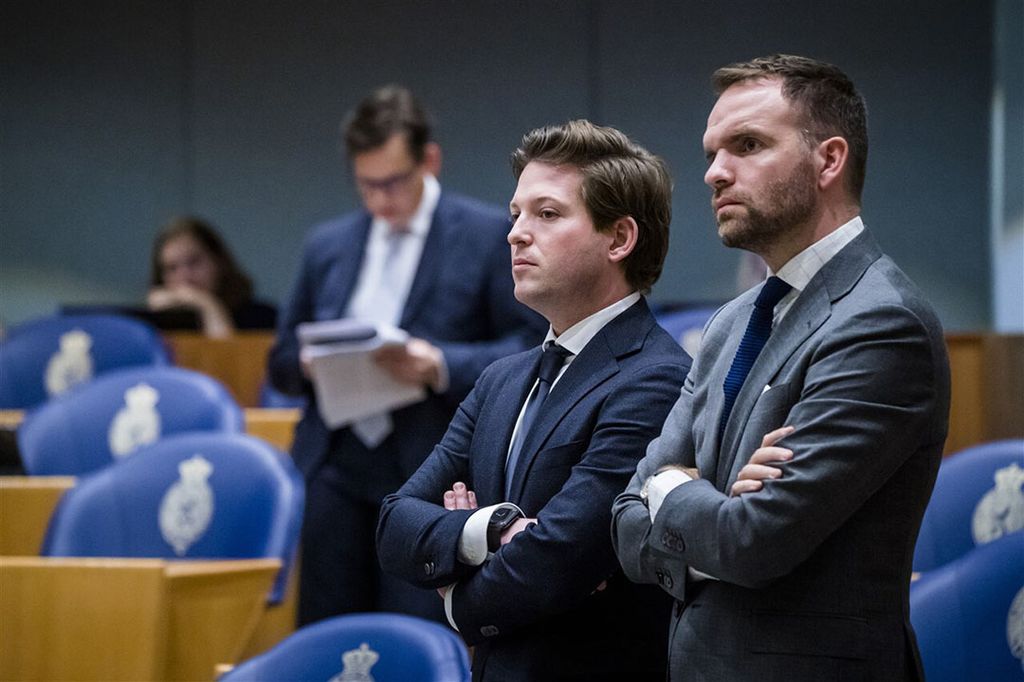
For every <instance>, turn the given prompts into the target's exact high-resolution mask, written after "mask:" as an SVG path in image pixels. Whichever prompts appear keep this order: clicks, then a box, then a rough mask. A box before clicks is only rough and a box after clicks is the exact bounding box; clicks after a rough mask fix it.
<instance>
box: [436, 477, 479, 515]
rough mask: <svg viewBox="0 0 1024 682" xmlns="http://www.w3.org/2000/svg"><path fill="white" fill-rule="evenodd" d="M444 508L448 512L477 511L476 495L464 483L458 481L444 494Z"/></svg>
mask: <svg viewBox="0 0 1024 682" xmlns="http://www.w3.org/2000/svg"><path fill="white" fill-rule="evenodd" d="M444 508H445V509H447V510H448V511H455V510H456V509H476V508H477V504H476V493H474V492H473V491H472V490H469V489H467V488H466V484H465V483H463V482H462V481H457V482H456V483H455V485H453V486H452V489H451V490H449V491H447V492H445V494H444Z"/></svg>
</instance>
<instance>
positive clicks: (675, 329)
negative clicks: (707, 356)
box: [655, 306, 718, 357]
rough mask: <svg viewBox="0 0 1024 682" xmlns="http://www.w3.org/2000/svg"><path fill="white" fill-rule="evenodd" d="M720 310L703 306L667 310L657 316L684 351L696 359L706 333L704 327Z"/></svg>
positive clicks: (659, 322)
mask: <svg viewBox="0 0 1024 682" xmlns="http://www.w3.org/2000/svg"><path fill="white" fill-rule="evenodd" d="M716 310H718V308H716V307H710V306H702V307H699V308H686V309H684V310H666V311H663V312H659V313H658V314H657V315H655V319H656V320H657V321H658V324H660V325H661V326H662V327H663V328H664V329H665V331H667V332H668V333H669V334H671V335H672V338H673V339H675V340H676V343H678V344H679V345H680V346H681V347H682V348H683V350H685V351H686V352H687V353H689V354H690V355H691V356H693V357H696V355H697V351H698V350H700V343H701V337H702V335H703V333H704V325H705V324H707V322H708V320H710V319H711V316H712V315H714V314H715V311H716Z"/></svg>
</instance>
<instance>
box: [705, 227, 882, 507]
mask: <svg viewBox="0 0 1024 682" xmlns="http://www.w3.org/2000/svg"><path fill="white" fill-rule="evenodd" d="M880 256H881V251H880V250H879V249H878V245H877V244H876V243H875V241H874V238H873V237H872V236H871V235H870V233H868V231H867V229H865V230H864V231H863V232H862V233H861V234H860V235H858V236H857V237H856V238H855V239H854V240H853V241H852V242H850V243H849V244H847V245H846V247H845V248H843V250H842V251H840V252H839V253H838V254H836V255H835V257H833V258H832V260H830V261H829V262H828V263H826V264H825V266H824V267H823V268H822V269H821V270H820V271H819V272H818V274H816V275H815V276H814V277H813V278H812V279H811V281H810V282H808V284H807V287H806V288H805V289H804V291H803V292H801V294H800V296H799V297H797V299H796V301H794V303H793V307H792V308H790V310H789V311H788V312H787V313H786V316H785V317H784V318H783V320H782V322H781V323H779V326H778V328H777V329H774V330H773V331H772V335H771V336H770V337H769V338H768V342H767V343H766V344H765V346H764V349H763V350H762V351H761V354H760V355H759V356H758V358H757V360H756V361H755V362H754V366H753V367H751V369H750V374H748V375H747V379H746V381H745V382H744V383H743V387H742V388H741V389H740V392H739V394H738V395H737V396H736V404H735V405H734V406H733V410H732V413H731V415H730V416H729V422H728V423H727V424H726V427H725V432H724V434H723V435H722V442H721V443H720V444H719V453H720V454H719V458H718V466H717V468H716V472H715V473H716V486H717V487H718V489H719V490H725V486H726V485H728V483H729V481H731V480H733V479H734V478H735V476H736V475H738V473H739V469H742V468H743V466H744V465H745V464H746V462H747V461H748V460H749V459H750V455H752V454H753V452H752V451H751V452H745V453H739V452H738V451H737V448H738V447H739V445H740V442H741V441H742V440H743V433H744V430H745V429H746V424H747V421H748V419H749V418H750V414H751V412H752V411H753V409H754V405H755V404H756V403H757V400H758V398H760V397H761V393H762V392H763V391H764V388H765V386H768V385H769V384H770V382H771V381H772V380H774V379H775V377H776V376H777V375H778V373H779V371H780V370H781V369H782V367H783V366H784V365H785V364H786V362H787V361H788V360H789V358H790V357H791V356H792V355H793V354H794V353H795V352H797V350H798V349H799V348H800V347H801V346H802V345H803V343H804V342H805V341H806V340H807V338H808V337H809V336H810V335H811V334H813V333H814V332H815V331H816V330H817V329H818V328H819V327H821V325H822V324H824V323H825V321H826V320H827V319H828V318H829V317H830V316H831V314H832V304H833V303H834V302H835V301H837V300H839V299H840V298H842V297H843V296H845V295H846V294H847V293H848V292H849V291H850V289H851V288H853V285H854V284H856V283H857V281H858V280H859V279H860V278H861V277H862V276H863V275H864V272H865V271H866V270H867V268H868V266H870V265H871V263H873V262H874V261H875V260H877V259H878V258H879V257H880ZM748 312H749V311H748ZM741 333H742V332H741ZM731 361H732V357H731V356H730V358H729V362H730V363H731ZM725 366H726V371H728V365H725ZM722 379H723V380H724V375H723V377H722ZM718 388H719V391H718V392H719V393H721V387H720V386H719V387H718ZM716 414H719V415H720V414H721V407H719V410H718V411H717V412H716ZM797 426H799V425H797ZM757 435H758V440H757V442H758V444H760V437H761V436H763V435H764V434H757Z"/></svg>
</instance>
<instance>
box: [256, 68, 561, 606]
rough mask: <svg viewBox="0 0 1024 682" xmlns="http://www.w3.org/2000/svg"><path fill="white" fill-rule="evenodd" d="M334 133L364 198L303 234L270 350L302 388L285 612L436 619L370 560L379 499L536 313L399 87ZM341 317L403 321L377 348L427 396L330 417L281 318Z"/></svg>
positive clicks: (486, 214)
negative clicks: (444, 172) (294, 576)
mask: <svg viewBox="0 0 1024 682" xmlns="http://www.w3.org/2000/svg"><path fill="white" fill-rule="evenodd" d="M345 144H346V147H347V150H348V156H349V159H350V160H351V164H352V165H351V169H352V174H353V175H354V177H355V184H356V186H357V188H358V190H359V194H360V197H361V198H362V201H363V205H364V209H363V210H359V211H355V212H353V213H350V214H348V215H345V216H342V217H340V218H336V219H334V220H330V221H328V222H326V223H323V224H322V225H319V226H317V227H315V228H314V229H313V231H312V233H311V234H310V236H309V237H308V238H307V240H306V244H305V248H304V251H303V256H302V265H301V267H300V269H299V274H298V277H297V279H296V282H295V285H294V288H293V290H292V294H291V298H290V299H289V301H288V304H287V306H286V307H285V309H284V312H283V315H282V319H281V321H280V326H279V330H278V335H277V342H276V344H275V346H274V348H273V350H272V351H271V353H270V367H269V370H270V372H269V373H270V378H271V381H272V382H273V384H274V386H276V387H277V388H278V389H279V390H282V391H284V392H286V393H290V394H295V395H305V396H307V397H308V399H309V406H308V407H307V409H306V410H305V413H304V414H303V417H302V420H301V421H300V422H299V424H298V427H297V428H296V432H295V444H294V446H293V448H292V454H293V456H294V458H295V463H296V464H297V465H298V467H299V468H300V469H301V471H302V472H303V474H304V475H305V479H306V509H305V519H304V524H303V528H302V569H301V579H300V600H299V622H300V623H303V624H304V623H309V622H312V621H315V620H319V619H321V618H326V617H329V616H334V615H338V614H341V613H349V612H354V611H377V610H383V611H399V612H403V613H411V614H414V615H419V616H423V617H427V618H435V619H437V620H441V621H443V620H444V616H443V613H442V611H441V608H440V606H439V605H438V603H437V598H436V596H435V595H434V594H433V592H432V591H429V590H417V589H415V588H413V587H411V586H409V585H408V584H406V583H403V582H402V581H399V580H395V579H394V578H391V577H390V576H386V575H384V574H382V573H381V571H380V567H379V565H378V563H377V558H376V554H375V549H374V538H373V534H374V528H375V527H376V523H377V515H378V512H379V509H380V501H381V499H382V498H383V497H384V495H385V494H387V493H390V492H394V491H395V490H397V489H398V487H399V486H401V485H402V483H404V482H405V480H406V479H407V478H408V477H409V475H410V474H412V472H414V471H415V470H416V468H417V467H418V466H419V465H420V463H421V462H422V461H423V458H424V457H426V455H427V453H429V452H430V448H431V447H433V445H434V444H435V443H436V442H437V441H438V439H440V438H441V436H442V435H443V434H444V430H445V427H446V426H447V424H448V422H449V420H450V419H451V417H452V415H453V413H454V411H455V408H456V406H458V404H459V401H460V400H462V399H463V398H465V397H466V394H467V393H468V392H469V389H470V388H472V386H473V382H475V381H476V378H477V376H478V375H479V374H480V372H481V371H482V370H483V369H484V367H486V366H487V365H489V364H490V363H491V362H493V361H494V360H496V359H497V358H500V357H502V356H505V355H508V354H510V353H516V352H519V351H521V350H523V349H525V348H528V347H529V346H531V345H533V344H534V343H536V342H537V340H538V339H540V338H541V335H542V334H543V333H544V331H543V330H544V327H543V321H542V320H541V319H540V318H539V317H538V316H536V315H534V314H533V313H531V312H530V311H529V310H528V309H527V308H526V307H525V306H522V305H521V304H519V303H517V302H516V300H515V298H514V297H513V295H512V278H511V276H510V275H509V272H508V251H507V249H508V245H507V243H506V242H505V235H506V234H507V232H508V218H507V217H506V215H505V214H504V212H503V211H501V210H500V209H498V208H497V207H494V206H488V205H485V204H482V203H480V202H477V201H474V200H472V199H468V198H466V197H462V196H459V195H457V194H453V193H450V192H447V191H442V190H441V187H440V185H439V183H438V181H437V179H436V176H437V174H438V172H439V170H440V167H441V150H440V148H439V147H438V145H437V143H436V142H433V141H432V140H431V138H430V128H429V125H428V122H427V118H426V115H425V114H424V111H423V109H422V107H421V106H420V104H419V103H418V102H417V101H416V99H415V98H414V97H413V95H412V94H411V93H410V92H409V91H408V90H406V89H404V88H401V87H397V86H389V87H384V88H381V89H379V90H377V91H375V92H374V93H372V94H371V95H370V96H369V97H367V98H366V99H365V100H364V101H363V102H362V103H361V104H360V105H359V106H358V107H357V108H356V110H355V111H354V112H353V113H352V114H351V115H350V117H349V119H348V121H347V123H346V125H345ZM340 317H356V318H361V319H368V320H372V321H374V322H378V323H385V324H390V325H394V326H397V327H400V328H402V329H404V330H405V331H407V332H408V333H409V336H410V338H409V340H408V342H407V343H406V344H405V345H404V346H401V347H392V348H390V349H388V350H387V352H385V353H381V354H380V355H379V356H378V357H377V360H378V362H380V363H381V364H382V365H383V366H384V367H385V368H386V369H387V370H388V371H390V372H391V373H392V374H393V375H394V376H395V377H396V378H397V379H399V380H401V381H405V382H408V383H411V384H416V385H421V386H423V387H425V388H426V391H427V397H426V398H425V399H424V400H422V401H420V402H418V403H415V404H413V405H409V406H407V407H404V408H402V409H398V410H395V411H393V412H390V413H384V414H379V415H374V416H371V417H369V418H366V419H362V420H359V421H357V422H355V423H353V424H350V425H347V426H345V427H343V428H339V429H334V430H332V429H330V428H328V427H327V425H326V424H325V423H324V421H323V420H322V419H321V417H320V414H319V412H318V410H317V405H316V396H315V395H314V394H313V391H312V387H311V384H310V382H309V376H308V372H307V370H306V369H305V365H304V362H303V360H302V358H301V357H300V355H301V354H300V348H299V343H298V340H297V339H296V335H295V328H296V327H297V326H298V325H299V324H301V323H303V322H310V321H320V320H333V319H337V318H340Z"/></svg>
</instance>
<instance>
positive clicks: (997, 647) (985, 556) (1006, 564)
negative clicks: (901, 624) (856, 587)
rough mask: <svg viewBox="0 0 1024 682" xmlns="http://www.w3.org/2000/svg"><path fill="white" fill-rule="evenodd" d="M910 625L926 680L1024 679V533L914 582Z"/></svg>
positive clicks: (968, 554) (975, 551) (1016, 534)
mask: <svg viewBox="0 0 1024 682" xmlns="http://www.w3.org/2000/svg"><path fill="white" fill-rule="evenodd" d="M910 620H911V622H912V623H913V625H914V630H915V632H916V633H917V642H918V646H919V647H920V649H921V659H922V661H923V662H924V671H925V677H926V679H927V680H928V682H946V681H947V680H948V681H949V682H953V681H954V680H955V681H956V682H961V681H962V680H992V681H995V680H1000V681H1002V680H1022V679H1024V532H1021V531H1018V532H1016V533H1013V534H1010V535H1007V536H1005V537H1002V538H1000V539H998V540H994V541H992V542H990V543H988V544H986V545H981V546H979V547H977V548H975V549H972V550H971V551H969V552H967V554H965V555H963V556H962V557H960V558H959V559H956V560H954V561H952V562H950V563H948V564H946V565H945V566H942V567H941V568H937V569H935V570H934V571H929V572H928V573H925V574H923V575H922V576H921V578H920V579H919V580H917V581H916V582H914V583H911V585H910Z"/></svg>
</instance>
